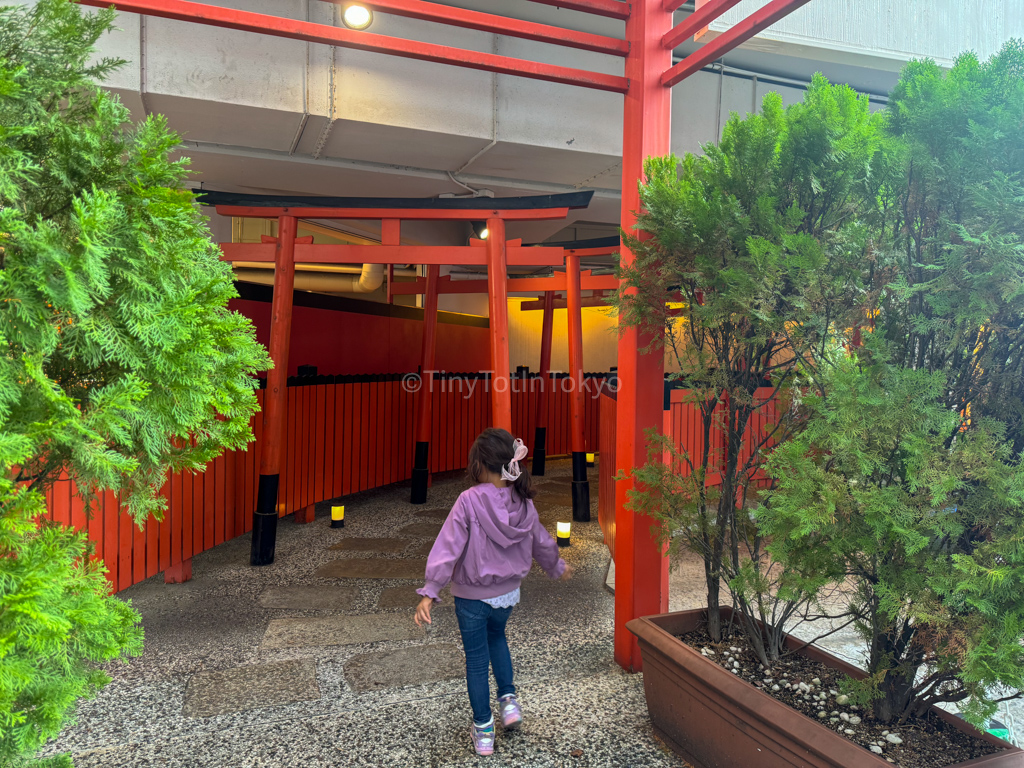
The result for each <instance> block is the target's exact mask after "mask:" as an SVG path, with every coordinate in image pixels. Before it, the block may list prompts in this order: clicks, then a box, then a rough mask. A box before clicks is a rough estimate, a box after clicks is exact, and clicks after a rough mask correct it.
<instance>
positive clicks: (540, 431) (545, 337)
mask: <svg viewBox="0 0 1024 768" xmlns="http://www.w3.org/2000/svg"><path fill="white" fill-rule="evenodd" d="M554 323H555V294H554V292H553V291H544V320H543V321H542V322H541V326H540V368H539V370H538V378H539V379H540V392H538V393H537V426H536V427H535V428H534V433H533V469H532V472H533V474H534V475H535V476H537V477H541V476H543V475H544V462H545V459H546V458H547V449H548V427H547V425H548V420H547V413H548V411H547V408H548V403H547V398H548V386H549V385H550V384H551V381H550V375H551V334H552V331H553V329H554Z"/></svg>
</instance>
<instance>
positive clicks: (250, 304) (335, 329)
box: [229, 299, 490, 376]
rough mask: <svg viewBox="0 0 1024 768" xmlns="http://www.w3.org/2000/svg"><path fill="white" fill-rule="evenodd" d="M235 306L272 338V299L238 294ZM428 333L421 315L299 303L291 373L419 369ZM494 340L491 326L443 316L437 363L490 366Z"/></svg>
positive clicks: (261, 335)
mask: <svg viewBox="0 0 1024 768" xmlns="http://www.w3.org/2000/svg"><path fill="white" fill-rule="evenodd" d="M229 306H230V308H231V309H233V310H236V311H238V312H241V313H242V314H243V315H245V316H246V317H248V318H250V319H251V320H252V321H253V323H254V324H255V325H256V338H257V339H258V340H259V342H260V343H261V344H263V345H264V346H266V345H267V344H269V343H270V306H271V305H270V302H265V301H252V300H248V299H233V300H232V301H231V303H230V305H229ZM422 334H423V322H422V321H421V320H410V319H407V318H400V317H386V316H381V315H363V314H358V313H355V312H341V311H337V310H330V309H317V308H314V307H300V306H296V307H295V308H294V309H293V310H292V340H291V349H290V352H289V355H288V375H289V376H294V375H296V372H297V369H298V367H299V366H300V365H315V366H316V367H317V372H318V373H322V374H325V375H335V374H358V373H407V372H410V371H415V370H416V369H417V368H418V367H419V364H420V344H421V338H422ZM489 343H490V338H489V336H488V329H487V328H481V327H479V326H469V325H454V324H451V323H444V322H439V323H438V324H437V357H436V364H437V367H438V369H440V370H445V371H458V372H470V371H483V370H487V369H488V368H489V367H490V366H489V358H490V355H489V352H488V345H489Z"/></svg>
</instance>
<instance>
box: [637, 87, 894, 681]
mask: <svg viewBox="0 0 1024 768" xmlns="http://www.w3.org/2000/svg"><path fill="white" fill-rule="evenodd" d="M881 142H882V132H881V123H880V119H879V117H878V116H877V115H873V114H872V113H871V111H870V109H869V106H868V101H867V98H866V97H862V96H859V95H858V94H857V93H856V92H854V91H853V89H851V88H850V87H849V86H845V85H832V84H830V83H829V82H828V81H827V80H826V79H825V78H824V77H823V76H821V75H817V76H815V78H814V80H813V82H812V83H811V86H810V88H809V89H808V92H807V94H806V96H805V98H804V100H803V101H802V102H800V103H797V104H793V105H791V106H789V107H786V108H784V107H783V105H782V99H781V97H780V96H779V95H778V94H777V93H769V94H767V95H766V96H765V98H764V101H763V104H762V110H761V113H760V114H755V115H748V116H747V117H745V118H741V117H740V116H739V115H736V114H734V115H732V117H731V118H730V119H729V121H728V123H727V124H726V126H725V129H724V131H723V135H722V140H721V142H720V143H719V145H717V146H716V145H710V144H709V145H706V146H705V147H704V152H705V154H704V155H703V156H698V155H692V154H688V155H686V157H685V158H684V159H683V160H682V162H681V163H680V161H679V160H678V159H677V158H675V157H668V158H651V159H649V160H648V161H647V163H646V165H645V169H644V170H645V176H646V180H645V182H644V183H643V184H642V185H641V188H640V194H641V201H642V203H643V210H642V211H641V212H640V213H639V215H638V219H637V229H638V230H642V231H643V232H646V233H649V235H650V238H649V239H642V238H639V237H637V236H635V235H634V234H632V233H625V235H624V239H625V242H626V243H628V245H629V247H630V250H631V251H632V252H633V253H634V254H635V255H636V260H635V262H634V263H633V264H632V265H630V266H628V267H624V268H622V270H621V275H622V278H623V280H624V286H625V288H627V289H632V290H633V291H634V292H632V293H631V292H629V291H628V290H626V291H622V292H621V293H620V296H619V299H618V309H619V324H620V327H629V326H635V327H639V328H642V329H643V330H645V331H651V332H652V335H653V336H654V338H656V339H661V338H662V337H663V336H664V339H665V344H666V346H667V347H668V350H669V354H670V357H671V358H672V359H674V361H675V362H676V364H677V366H678V369H679V373H678V374H677V375H675V378H676V379H677V380H679V381H680V383H681V384H682V386H683V387H685V388H686V389H687V390H689V393H690V394H689V402H690V403H692V405H693V406H694V407H695V408H696V409H697V410H698V412H699V419H700V425H699V430H700V433H701V434H700V436H699V437H700V443H699V444H700V445H701V446H703V450H702V451H694V452H692V453H691V452H689V451H685V450H684V451H681V452H677V451H676V450H675V449H674V447H673V445H672V444H671V442H670V441H668V440H667V439H665V438H664V437H661V436H659V435H655V434H652V435H651V436H650V437H649V440H650V442H651V454H652V458H654V459H655V460H654V461H652V462H651V463H649V464H647V465H645V466H644V467H640V468H637V469H636V470H634V472H633V475H634V477H635V479H636V480H637V481H638V485H637V487H636V489H635V490H634V491H633V492H632V494H631V498H630V503H631V505H632V507H633V508H634V509H636V510H637V511H640V512H643V513H645V514H647V515H649V516H651V517H652V518H653V519H655V520H658V521H659V522H661V523H662V526H661V528H660V531H661V533H662V535H663V536H664V537H665V540H666V541H668V542H671V543H672V544H673V545H677V546H686V547H687V548H689V549H691V550H693V551H694V552H696V553H698V554H699V555H700V556H701V557H702V558H703V560H704V576H705V582H706V587H707V599H708V602H707V606H708V631H709V633H710V634H711V636H712V637H713V638H715V639H716V640H717V639H719V638H720V637H721V632H722V631H723V626H722V622H721V619H720V606H721V605H722V604H723V602H735V603H736V604H738V606H739V607H740V609H741V613H742V615H743V617H744V618H745V619H746V621H745V622H743V626H744V628H745V629H746V630H747V633H748V637H749V639H750V640H751V642H752V644H753V645H754V647H755V649H756V650H757V652H758V653H759V654H760V656H761V658H762V663H764V664H766V665H767V664H770V663H771V662H772V661H773V660H776V659H777V658H778V656H779V653H780V651H781V643H782V635H781V631H776V630H775V629H771V627H773V626H774V627H776V628H781V627H782V626H783V625H784V624H786V623H787V620H788V619H789V618H790V617H791V616H792V615H794V613H795V612H796V611H798V610H799V609H800V607H801V604H802V591H801V590H800V589H799V588H798V587H797V585H796V583H795V582H794V581H793V577H794V576H795V575H797V574H798V572H797V571H796V570H795V569H792V570H790V571H789V572H785V571H780V570H779V569H778V568H773V567H772V565H771V563H770V562H768V560H767V558H766V557H765V551H764V540H763V538H762V537H761V535H760V533H759V531H758V529H757V526H756V525H754V524H753V521H752V518H751V516H750V514H749V511H747V510H746V509H745V507H746V506H747V503H748V502H753V501H754V497H755V496H756V493H754V492H752V487H751V481H752V479H753V478H754V477H755V476H756V474H757V473H758V471H759V470H760V469H761V466H762V463H763V461H764V457H765V456H766V455H767V452H768V449H769V447H770V446H771V445H772V444H777V443H780V442H784V441H785V440H786V439H787V438H788V436H789V435H790V434H791V432H792V430H793V428H794V426H796V424H795V422H794V420H793V419H792V418H791V417H792V416H793V415H794V414H795V413H796V411H793V410H791V409H787V408H786V407H784V406H783V405H781V403H784V402H787V401H789V400H791V399H792V397H793V395H792V392H793V390H794V387H796V388H797V396H798V394H799V387H800V386H805V385H806V383H807V382H806V380H802V379H801V367H800V361H801V360H803V359H804V358H806V357H808V356H812V355H814V354H816V350H820V349H821V348H822V347H823V346H827V344H828V339H829V338H830V336H831V334H832V333H833V329H834V328H835V327H836V326H837V325H838V327H844V325H845V324H846V322H847V320H848V317H849V316H850V315H851V312H852V308H853V307H856V306H859V303H860V301H862V296H861V292H859V291H858V288H859V287H860V265H861V264H862V263H863V262H864V261H865V260H866V259H867V258H868V251H867V228H866V227H865V226H864V224H863V222H862V220H861V219H862V217H863V215H864V213H865V212H869V211H871V210H873V208H874V203H873V199H874V196H875V194H876V190H877V182H876V181H875V180H874V179H873V177H872V173H871V170H872V162H873V160H874V158H875V156H876V154H877V153H878V151H879V147H880V145H881ZM679 299H681V301H679ZM679 304H681V305H682V306H681V308H679ZM766 385H767V386H768V387H769V389H770V390H771V392H772V393H771V395H770V396H767V397H765V396H764V392H762V393H761V394H760V395H759V394H758V390H759V389H760V388H762V387H765V386H766ZM775 406H778V407H775ZM770 408H774V411H773V413H769V414H768V416H767V420H768V422H769V426H768V429H767V432H759V431H757V430H755V429H754V428H753V427H754V425H755V424H756V423H757V421H758V417H759V416H761V415H764V414H765V412H766V411H769V409H770ZM719 434H721V435H722V436H723V438H724V439H723V441H722V442H723V443H724V449H723V451H721V453H719V452H718V451H712V450H711V446H712V445H713V444H714V443H715V442H717V439H718V435H719ZM664 452H668V453H669V454H671V456H672V460H671V461H670V462H668V463H666V464H663V463H662V462H661V455H662V453H664ZM684 469H685V471H681V470H684ZM712 475H718V477H719V478H720V480H719V482H718V483H716V484H714V485H712V487H707V485H706V483H705V478H708V477H709V476H712ZM780 579H784V580H786V581H787V582H788V583H787V584H785V585H784V584H782V583H780V581H779V580H780ZM723 582H724V583H726V584H727V585H728V587H729V588H730V590H731V595H729V597H730V598H731V599H729V600H723V597H722V595H721V594H720V592H721V584H722V583H723ZM778 594H782V595H785V596H787V597H789V598H792V599H787V600H783V601H777V600H774V599H773V597H772V596H773V595H778ZM755 618H757V619H761V620H763V621H764V623H765V626H766V627H768V629H767V630H766V631H765V632H764V633H762V631H761V630H759V629H758V627H757V625H756V624H755V622H754V621H753V619H755Z"/></svg>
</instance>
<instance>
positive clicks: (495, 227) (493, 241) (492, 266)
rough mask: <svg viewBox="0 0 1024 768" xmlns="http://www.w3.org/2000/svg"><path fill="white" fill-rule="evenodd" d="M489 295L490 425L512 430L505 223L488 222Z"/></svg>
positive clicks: (490, 220)
mask: <svg viewBox="0 0 1024 768" xmlns="http://www.w3.org/2000/svg"><path fill="white" fill-rule="evenodd" d="M487 231H488V235H487V293H488V299H489V309H490V326H491V423H492V425H493V426H495V427H497V428H498V429H506V430H508V431H509V432H511V431H512V393H511V391H510V389H511V382H510V381H509V370H508V369H509V362H508V265H507V263H506V259H505V255H506V254H505V220H504V219H498V218H494V219H488V220H487Z"/></svg>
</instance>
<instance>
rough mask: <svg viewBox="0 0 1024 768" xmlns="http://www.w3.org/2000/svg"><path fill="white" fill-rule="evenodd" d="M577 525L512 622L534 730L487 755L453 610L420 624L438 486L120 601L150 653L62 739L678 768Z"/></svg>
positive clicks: (376, 759) (561, 468)
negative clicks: (620, 643) (568, 567)
mask: <svg viewBox="0 0 1024 768" xmlns="http://www.w3.org/2000/svg"><path fill="white" fill-rule="evenodd" d="M568 472H569V466H568V463H567V462H564V461H563V462H551V463H549V468H548V476H547V477H545V478H538V480H539V481H540V483H541V485H540V495H539V496H538V509H539V510H540V511H541V516H542V519H543V520H544V522H545V524H546V525H548V527H549V529H551V530H552V531H553V530H554V523H555V521H556V520H559V519H562V520H566V519H569V518H570V517H571V513H570V509H569V506H568V505H569V504H570V498H569V484H568V480H569V477H568ZM591 477H592V480H593V481H592V483H591V492H592V494H594V499H595V507H594V515H593V516H594V520H595V522H593V523H590V524H574V525H573V530H572V542H573V543H572V546H571V547H569V548H568V549H566V550H563V553H564V555H565V557H566V560H568V561H569V562H570V563H572V564H573V565H574V566H575V567H576V569H577V570H576V575H575V577H574V578H573V579H572V580H571V581H569V582H553V581H550V580H549V579H547V578H546V577H545V575H544V574H543V573H542V572H541V571H540V570H539V568H537V567H535V568H534V572H533V573H531V575H530V577H529V578H528V579H527V580H526V581H525V582H524V584H523V603H522V604H521V605H520V606H519V607H518V608H516V610H515V611H514V613H513V617H512V619H511V621H510V622H509V627H508V637H509V643H510V646H511V648H512V655H513V661H514V663H515V666H516V683H517V685H518V687H519V691H520V700H521V702H522V705H523V709H524V712H525V715H526V721H525V726H524V728H523V730H522V731H521V732H519V733H516V734H511V735H509V736H507V737H506V736H504V735H502V734H501V733H499V736H498V740H497V747H496V752H495V754H494V756H492V757H490V758H478V757H477V756H476V755H475V754H474V753H473V750H472V746H471V744H470V740H469V737H468V730H469V721H470V712H469V703H468V699H467V697H466V693H465V679H464V677H463V670H464V658H463V656H462V650H461V644H460V641H459V635H458V627H457V625H456V621H455V616H454V611H453V609H452V605H451V598H450V597H447V598H446V600H445V603H444V604H443V605H442V606H441V607H440V608H438V609H437V610H436V611H435V614H434V615H435V620H434V625H433V627H432V628H431V629H430V630H429V631H424V630H422V629H420V628H418V627H417V626H416V625H415V624H414V623H413V621H412V610H413V606H414V604H415V602H416V601H417V599H418V596H417V595H416V594H415V589H416V587H418V586H420V585H421V583H422V574H423V567H424V563H425V558H426V553H427V552H428V551H429V546H430V543H431V541H432V539H433V537H434V536H435V535H436V533H437V530H438V528H439V527H440V525H441V521H442V520H443V519H444V517H445V515H446V514H447V510H448V509H449V508H450V506H451V504H452V502H453V501H454V500H455V498H456V496H457V495H458V494H459V492H460V491H461V490H462V489H463V488H465V480H463V479H462V478H453V479H448V480H443V481H438V482H436V483H435V485H434V487H433V488H432V489H431V491H430V501H429V503H428V504H427V505H424V506H421V507H414V506H413V505H411V504H409V503H408V493H409V491H408V489H407V488H401V487H396V488H390V489H383V490H380V491H376V492H371V493H367V494H362V495H360V496H359V497H350V498H348V499H347V500H346V514H345V517H346V521H345V524H346V527H345V528H343V529H332V528H330V525H329V519H330V515H329V505H328V504H326V503H325V504H323V505H320V506H319V507H318V510H317V518H316V521H315V522H314V523H312V524H309V525H296V524H294V523H293V522H292V521H291V520H290V519H286V520H282V521H281V526H280V528H279V534H278V548H277V560H276V562H275V563H274V565H272V566H268V567H264V568H258V569H256V568H251V567H249V565H248V554H249V537H248V536H242V537H240V538H238V539H235V540H233V541H230V542H227V543H225V544H223V545H221V546H220V547H217V548H215V549H213V550H211V551H209V552H206V553H204V554H202V555H199V556H197V557H196V558H194V560H193V574H194V578H193V580H192V581H190V582H188V583H186V584H178V585H165V584H163V583H162V577H161V576H157V577H156V578H154V579H150V580H148V581H145V582H142V583H140V584H137V585H135V586H134V587H132V588H130V589H128V590H125V591H124V592H122V593H121V597H123V598H126V599H131V601H132V603H133V605H134V606H135V607H136V608H137V609H138V610H139V611H140V613H141V614H142V617H143V625H144V627H145V631H146V644H145V653H144V655H143V656H142V657H140V658H138V659H133V660H131V661H130V662H129V663H127V664H116V665H111V666H110V667H109V671H110V674H111V675H112V677H113V678H114V679H113V682H112V683H111V684H110V685H109V686H107V688H105V689H104V690H103V691H102V692H101V693H100V695H99V697H98V698H96V699H95V700H93V701H88V702H83V703H82V704H81V705H80V706H79V708H78V722H77V724H76V725H74V726H72V727H69V728H67V729H66V730H65V731H64V733H63V734H62V735H61V737H60V739H59V740H58V741H57V742H55V743H54V744H52V745H51V747H50V749H49V750H48V752H49V753H55V752H62V751H70V752H71V753H72V754H73V756H74V759H75V765H76V766H78V768H89V767H92V766H103V768H113V767H114V766H132V767H133V768H148V767H149V766H164V767H166V768H184V767H185V766H188V767H189V768H192V767H194V768H206V767H211V768H212V767H214V766H216V767H217V768H229V767H230V768H235V767H236V766H238V767H245V768H249V767H250V766H251V767H253V768H255V767H256V766H259V767H260V768H270V767H279V766H280V767H284V766H289V767H290V766H303V767H304V768H305V767H311V766H352V767H353V768H354V767H356V766H374V768H387V767H389V766H396V767H401V768H420V766H431V767H434V766H453V767H454V766H476V765H482V766H493V767H494V768H505V767H511V766H516V767H517V768H542V767H544V768H546V767H548V766H551V767H552V768H555V767H558V768H561V767H562V766H565V767H566V768H568V767H570V766H571V767H573V768H577V767H579V768H583V767H589V768H598V767H604V766H609V767H611V766H622V767H623V768H627V767H628V768H640V767H641V766H642V767H644V768H682V767H683V765H684V764H683V763H682V762H681V761H679V760H678V758H676V757H675V756H673V755H672V754H671V753H669V752H668V751H667V749H666V748H665V747H664V745H662V744H661V743H660V742H659V741H658V740H657V739H656V738H655V737H654V735H653V733H652V731H651V727H650V724H649V721H648V718H647V708H646V705H645V703H644V697H643V681H642V678H641V676H639V675H628V674H626V673H624V672H622V671H621V670H620V669H619V668H618V667H617V666H616V665H615V663H614V661H613V660H612V635H611V630H612V611H613V602H612V600H613V599H612V596H611V594H610V593H609V592H608V591H607V590H606V589H605V588H604V586H603V581H604V577H605V570H606V566H607V562H608V555H607V549H606V548H605V547H604V545H603V543H602V540H601V532H600V529H599V528H598V525H597V522H596V519H597V516H596V491H597V483H596V477H597V474H596V471H592V475H591Z"/></svg>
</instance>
